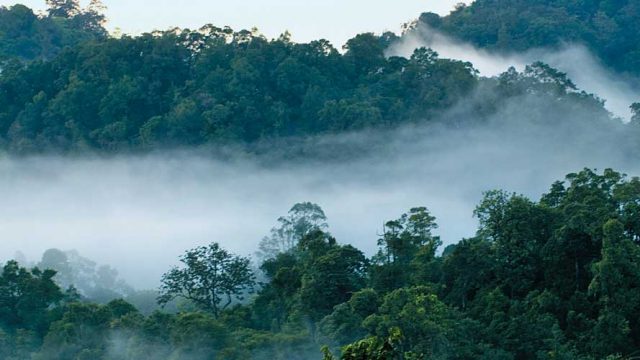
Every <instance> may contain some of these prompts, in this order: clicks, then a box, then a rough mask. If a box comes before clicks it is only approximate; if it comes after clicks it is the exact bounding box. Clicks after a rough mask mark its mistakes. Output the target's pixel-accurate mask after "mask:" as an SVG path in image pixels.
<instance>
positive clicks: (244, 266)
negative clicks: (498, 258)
mask: <svg viewBox="0 0 640 360" xmlns="http://www.w3.org/2000/svg"><path fill="white" fill-rule="evenodd" d="M180 261H181V262H182V263H183V264H184V265H185V267H184V268H182V269H180V268H177V267H176V268H173V269H171V270H170V271H169V272H167V273H166V274H164V275H163V276H162V286H161V287H160V291H161V294H160V296H159V297H158V302H159V303H160V304H167V303H168V302H170V301H172V300H174V299H175V298H184V299H187V300H189V301H191V302H193V303H194V304H195V305H196V306H197V307H198V308H200V309H201V310H203V311H207V312H209V313H211V314H212V315H213V316H214V317H218V316H219V315H220V312H221V311H222V310H224V309H226V308H227V307H229V305H231V304H232V302H233V300H234V299H238V300H242V299H243V295H244V294H245V292H247V291H249V292H251V291H253V287H254V285H255V276H254V274H253V271H252V270H251V267H250V260H249V259H247V258H243V257H240V256H235V255H232V254H230V253H228V252H227V251H226V250H224V249H222V248H220V245H218V244H217V243H212V244H210V245H209V246H202V247H198V248H195V249H192V250H189V251H187V252H185V254H184V255H183V256H182V257H181V258H180Z"/></svg>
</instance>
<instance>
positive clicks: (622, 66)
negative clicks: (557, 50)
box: [420, 0, 640, 76]
mask: <svg viewBox="0 0 640 360" xmlns="http://www.w3.org/2000/svg"><path fill="white" fill-rule="evenodd" d="M639 18H640V2H639V1H637V0H619V1H617V0H590V1H576V0H560V1H548V0H533V1H531V0H517V1H512V0H477V1H474V2H472V3H471V4H470V5H468V6H465V5H464V4H462V5H460V6H458V7H457V9H456V10H455V11H453V12H452V13H451V14H450V15H448V16H445V17H440V16H438V15H437V14H433V13H425V14H423V15H422V16H421V17H420V22H421V23H423V24H426V25H428V26H430V27H432V28H434V29H437V30H440V31H443V32H445V33H447V34H449V35H453V36H454V37H456V38H458V39H461V40H464V41H468V42H471V43H473V44H474V45H476V46H479V47H482V48H488V49H492V50H500V51H503V52H510V53H515V52H519V51H525V50H529V49H534V48H548V47H557V46H560V45H563V44H568V43H580V44H585V45H587V47H588V48H589V49H590V50H591V51H592V52H594V53H595V54H597V55H598V56H599V57H600V59H601V60H602V61H604V63H606V64H607V65H609V66H610V67H611V68H613V69H615V70H617V71H619V72H623V73H625V72H626V73H631V74H633V75H636V76H638V75H640V22H639V21H638V19H639Z"/></svg>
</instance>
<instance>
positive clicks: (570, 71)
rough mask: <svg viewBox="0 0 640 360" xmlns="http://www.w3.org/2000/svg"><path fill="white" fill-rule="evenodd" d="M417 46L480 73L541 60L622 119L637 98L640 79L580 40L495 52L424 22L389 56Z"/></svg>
mask: <svg viewBox="0 0 640 360" xmlns="http://www.w3.org/2000/svg"><path fill="white" fill-rule="evenodd" d="M420 47H430V48H432V49H433V50H435V51H437V52H438V53H439V54H440V56H441V57H443V58H448V59H456V60H462V61H469V62H471V63H472V64H473V66H474V68H475V69H477V70H478V71H479V72H480V74H481V75H483V76H496V75H499V74H500V73H502V72H504V71H505V70H506V69H508V68H509V67H511V66H513V67H515V68H516V69H518V70H522V69H524V67H525V66H526V65H529V64H532V63H534V62H536V61H542V62H544V63H546V64H548V65H550V66H551V67H553V68H556V69H558V70H560V71H562V72H564V73H566V74H567V75H568V76H569V78H570V79H571V80H572V81H573V82H574V83H575V84H576V85H577V86H578V88H580V89H582V90H584V91H586V92H588V93H591V94H594V95H596V96H598V97H599V98H601V99H602V100H605V107H606V108H607V110H609V111H610V112H611V113H612V114H614V115H615V116H617V117H620V118H622V119H624V120H629V119H630V118H631V110H630V108H629V106H630V105H631V104H633V103H634V102H637V101H639V100H640V79H636V78H632V77H630V76H628V75H623V74H617V73H615V72H613V71H611V70H609V69H608V68H607V67H606V66H605V65H603V64H602V63H601V62H600V61H599V60H598V59H597V58H596V57H595V56H594V55H593V54H591V52H590V51H589V50H588V49H587V48H586V47H585V46H583V45H580V44H563V45H562V46H560V47H559V48H557V49H533V50H530V51H527V52H524V53H511V54H505V53H496V52H491V51H487V50H484V49H478V48H476V47H474V46H473V45H470V44H468V43H464V42H461V41H457V40H455V39H452V38H450V37H448V36H446V35H444V34H441V33H439V32H438V31H435V30H433V29H431V28H429V27H427V26H425V25H418V26H417V27H416V28H415V29H413V30H411V31H409V32H407V33H406V34H405V35H404V36H403V37H402V39H401V40H400V41H399V42H397V43H396V44H395V45H393V46H392V47H391V48H390V49H389V51H388V55H389V56H403V57H409V56H411V54H412V53H413V51H414V50H415V49H417V48H420Z"/></svg>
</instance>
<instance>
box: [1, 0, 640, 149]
mask: <svg viewBox="0 0 640 360" xmlns="http://www.w3.org/2000/svg"><path fill="white" fill-rule="evenodd" d="M50 3H51V4H50V6H51V9H50V11H49V13H48V15H47V16H44V17H38V16H36V15H34V13H33V12H32V11H31V10H30V9H28V8H26V7H24V6H21V5H15V6H13V7H11V8H0V60H1V61H2V65H1V66H2V76H1V77H0V148H1V149H2V150H3V151H4V152H7V153H11V154H34V153H43V152H49V153H50V152H57V153H87V152H94V153H107V154H109V153H110V154H113V153H122V152H141V151H142V152H144V151H150V150H158V149H168V148H169V149H175V148H191V149H193V148H203V147H215V146H220V145H225V144H242V145H243V146H246V147H247V148H249V149H250V151H252V150H251V149H252V148H253V147H255V146H256V144H259V143H261V142H268V141H272V140H273V139H284V138H293V137H305V136H312V135H323V134H336V133H345V132H349V131H356V130H362V129H372V128H377V129H385V128H392V127H397V126H399V125H401V124H408V123H409V124H416V123H419V124H424V123H442V124H445V125H449V126H458V125H459V123H460V122H461V121H463V120H460V119H455V118H454V119H451V118H450V117H446V116H444V115H445V114H448V113H450V110H451V109H452V108H454V106H456V105H458V104H460V103H463V104H465V105H466V106H468V107H469V108H470V109H469V110H468V112H471V113H473V115H474V118H473V120H472V121H473V122H474V123H481V122H482V121H483V118H486V117H489V116H491V115H492V114H494V113H495V111H496V109H497V108H499V107H500V105H501V104H503V103H505V102H507V101H509V99H512V98H516V97H518V96H522V95H524V94H531V93H534V94H536V95H539V96H548V97H550V98H556V97H558V96H560V97H562V98H563V100H565V101H564V102H565V103H571V104H572V105H569V106H570V107H574V108H575V107H576V105H575V103H580V104H581V105H580V107H582V108H584V109H588V111H589V112H591V113H593V115H592V117H594V118H596V119H597V120H596V121H598V122H600V123H602V124H605V126H608V127H610V128H612V130H611V131H614V130H615V129H614V128H616V127H618V128H619V127H620V126H622V124H612V122H611V121H610V120H611V119H610V118H611V117H612V116H611V115H610V114H608V113H607V111H606V110H605V109H604V108H603V106H602V105H603V104H602V100H601V99H599V98H597V97H595V96H593V95H591V94H587V93H585V92H583V91H580V90H579V89H578V88H577V87H576V86H575V85H574V84H573V83H572V82H571V80H570V79H568V78H567V77H566V75H564V74H563V73H561V72H559V71H557V70H555V69H553V68H550V67H549V66H547V65H545V64H543V63H535V64H531V66H530V67H528V68H527V69H526V70H521V71H520V72H518V71H516V70H515V69H511V70H509V71H506V72H505V73H504V74H503V75H502V76H498V77H495V78H486V77H482V76H479V74H478V72H477V71H476V70H475V69H474V68H473V65H472V64H470V63H467V62H462V61H455V60H449V59H443V58H440V57H439V56H438V54H437V53H436V52H434V51H432V50H430V49H427V48H420V49H417V50H416V51H415V52H414V54H413V55H412V56H411V57H410V58H402V57H386V56H385V51H386V49H387V48H388V47H389V46H390V45H391V44H393V43H394V41H398V39H400V37H399V36H398V35H396V34H394V33H390V32H388V33H384V34H381V35H375V34H372V33H364V34H359V35H357V36H355V37H354V38H352V39H351V40H349V41H348V42H347V43H346V44H345V46H344V49H336V48H335V47H334V46H333V45H332V44H331V43H329V42H328V41H326V40H318V41H313V42H310V43H304V44H299V43H293V42H291V41H290V39H289V35H288V34H286V33H285V34H283V35H282V36H280V37H279V38H277V39H272V40H268V39H266V38H265V37H264V36H262V35H261V34H260V33H259V32H257V31H256V30H252V31H249V30H241V31H235V30H233V29H231V28H228V27H224V28H219V27H216V26H213V25H206V26H204V27H202V28H201V29H198V30H189V29H178V28H176V29H172V30H168V31H156V32H153V33H145V34H142V35H140V36H127V35H123V36H121V37H119V38H115V37H112V36H107V35H106V30H105V29H104V28H103V22H104V17H103V16H101V15H100V14H101V13H100V6H99V2H96V1H94V2H92V6H90V7H89V8H87V9H82V8H80V6H79V5H78V3H77V2H76V1H67V0H64V1H62V0H60V1H51V2H50ZM601 3H602V5H601V6H603V7H604V6H605V4H606V3H607V2H606V1H603V2H601ZM483 4H485V2H483V1H479V2H476V3H474V4H473V5H471V6H470V7H469V8H467V7H461V8H459V9H458V10H457V11H455V12H453V13H452V14H451V15H450V16H449V17H447V18H445V19H443V20H442V21H444V22H443V24H448V22H451V23H455V22H456V21H459V20H455V19H457V18H458V17H460V16H462V15H460V14H463V13H465V14H466V12H472V13H480V10H479V9H482V6H483ZM525 5H527V6H528V4H525V3H522V6H525ZM549 7H551V5H549ZM476 8H478V10H475V9H476ZM500 8H501V9H502V8H504V9H510V10H513V11H518V8H517V7H516V6H515V5H514V6H504V7H500ZM570 10H571V8H567V9H566V11H570ZM594 11H595V10H594ZM549 16H550V17H553V18H554V19H555V18H556V17H555V16H552V15H549ZM482 18H483V19H488V18H490V17H488V16H484V15H482ZM421 19H423V20H424V19H427V20H428V19H432V20H433V18H432V17H430V16H428V15H423V16H422V17H421ZM465 19H466V18H465ZM474 19H475V20H474ZM427 20H425V21H427ZM445 20H446V21H445ZM433 21H435V20H433ZM476 21H479V20H477V19H476V18H472V19H470V20H468V21H467V20H465V24H468V26H472V24H475V22H476ZM495 24H496V23H492V25H495ZM634 24H635V23H634ZM442 26H443V27H444V28H445V29H446V28H447V27H446V26H445V25H442ZM452 26H453V25H452ZM505 26H506V25H505ZM477 27H480V26H479V25H478V26H477ZM475 28H476V27H475V25H474V29H475ZM508 28H509V29H511V28H512V27H508ZM516 28H517V27H516ZM527 28H529V29H530V28H531V27H527ZM457 29H459V31H463V30H464V28H463V27H459V28H458V27H457ZM568 29H569V28H568V27H566V26H563V30H565V31H568ZM585 31H586V30H585ZM474 33H477V34H485V33H486V34H490V33H491V31H490V29H484V28H481V29H479V30H477V31H476V30H474ZM555 33H556V32H554V34H555ZM585 33H586V32H585ZM628 33H630V34H635V33H639V32H635V31H632V30H628ZM557 34H559V35H558V36H560V35H561V34H564V33H563V32H561V31H558V32H557ZM487 36H489V35H487ZM514 36H515V35H514ZM523 36H525V35H523ZM528 38H529V36H528V35H527V39H528ZM624 38H625V39H629V40H630V41H631V42H632V43H636V42H633V41H632V40H631V38H629V37H626V36H625V37H624ZM561 39H563V40H566V41H570V40H572V39H573V38H572V37H571V36H569V35H567V36H566V37H562V38H561ZM471 40H473V39H471ZM559 41H561V40H559V39H557V38H554V39H546V40H545V41H544V42H543V43H540V44H537V45H541V46H542V45H549V46H551V45H553V44H555V43H557V42H559ZM607 43H608V44H612V42H610V41H607ZM532 44H533V43H532ZM481 45H490V44H485V43H484V42H481ZM505 46H506V45H505ZM510 48H513V49H514V50H517V49H520V47H519V46H518V45H517V44H513V45H510ZM630 54H634V53H633V52H630ZM629 56H631V55H629ZM635 58H636V59H640V55H636V57H635ZM605 59H606V58H605ZM638 61H640V60H638ZM631 68H635V67H631ZM505 70H507V69H505ZM475 93H482V94H483V98H482V99H480V101H476V102H473V101H468V100H467V99H471V98H473V96H472V95H473V94H475ZM552 103H553V104H552V105H551V106H559V105H558V104H557V101H553V102H552ZM629 105H631V104H629Z"/></svg>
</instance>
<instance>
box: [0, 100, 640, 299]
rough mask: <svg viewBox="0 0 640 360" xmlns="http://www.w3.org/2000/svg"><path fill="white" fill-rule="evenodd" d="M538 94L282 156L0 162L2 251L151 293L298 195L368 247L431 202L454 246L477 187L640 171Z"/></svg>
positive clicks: (467, 222)
mask: <svg viewBox="0 0 640 360" xmlns="http://www.w3.org/2000/svg"><path fill="white" fill-rule="evenodd" d="M536 101H538V100H536V99H530V98H519V99H514V100H513V101H510V102H508V103H507V104H506V105H505V106H504V107H503V108H502V109H501V110H499V111H498V113H497V114H496V115H495V116H494V117H493V118H492V119H491V120H489V122H488V123H487V122H483V123H481V124H480V123H478V124H475V125H468V126H462V127H460V128H456V127H454V126H438V125H422V126H419V125H413V126H405V127H403V128H400V129H397V130H393V131H369V132H360V133H352V134H346V135H340V136H332V137H321V138H315V139H309V140H306V141H303V142H302V143H304V144H305V145H292V146H294V147H295V146H298V147H301V148H304V151H298V152H299V153H311V154H313V153H323V154H324V155H323V156H316V157H314V156H298V157H296V158H294V159H288V160H287V159H281V158H273V157H269V155H260V156H258V155H255V156H249V155H244V156H240V155H236V156H226V157H220V156H215V155H211V153H206V152H161V153H156V154H150V155H140V156H124V155H123V156H116V157H109V158H101V157H84V158H78V157H75V158H74V157H53V156H51V157H48V156H42V157H31V158H26V159H25V158H12V157H5V158H2V159H0V198H1V199H2V206H1V207H0V240H2V241H3V244H4V245H3V247H2V249H1V250H0V259H8V258H10V257H12V256H13V254H14V253H15V252H16V251H22V252H24V253H25V254H26V255H27V257H28V258H30V259H31V260H37V259H38V258H39V256H40V255H41V254H42V252H43V251H44V250H46V249H48V248H52V247H55V248H60V249H63V250H67V249H77V250H78V251H79V252H80V254H82V255H83V256H86V257H89V258H91V259H94V260H95V261H97V262H99V263H105V264H111V265H113V266H114V267H116V268H117V269H118V270H119V271H120V274H121V276H122V277H123V278H125V279H126V280H127V281H128V282H130V283H131V284H132V285H133V286H135V287H137V288H150V287H155V286H156V285H157V284H158V282H159V279H160V276H161V274H162V273H163V272H165V271H166V270H168V269H169V267H170V266H172V265H174V264H176V262H177V258H178V256H179V255H181V254H182V253H183V251H184V250H185V249H188V248H191V247H194V246H198V245H203V244H207V243H209V242H211V241H216V242H219V243H221V244H222V245H223V246H224V247H225V248H227V249H229V250H231V251H233V252H235V253H238V254H242V255H251V254H253V253H254V252H255V251H256V250H257V245H258V242H259V241H260V239H261V238H262V237H263V236H264V235H266V234H268V232H269V229H270V228H271V227H272V226H274V225H275V224H276V219H277V218H278V217H279V216H281V215H284V214H286V212H287V211H288V209H289V208H290V207H291V206H292V205H293V204H294V203H296V202H301V201H312V202H316V203H318V204H320V205H321V206H322V207H323V208H324V210H325V212H326V214H327V216H328V218H329V224H330V231H331V232H332V233H333V234H334V235H335V236H336V237H337V239H338V241H340V242H342V243H351V244H354V245H355V246H357V247H359V248H361V249H363V250H365V251H366V252H367V253H368V254H372V253H373V252H374V251H375V250H376V240H377V238H378V234H379V232H380V231H381V230H382V224H383V222H384V221H385V220H390V219H395V218H397V217H398V216H399V215H400V214H402V213H403V212H406V211H407V210H408V209H409V208H411V207H414V206H422V205H425V206H427V207H429V209H430V210H431V211H432V213H433V214H434V215H435V216H436V217H437V219H438V223H439V224H440V229H439V230H438V233H439V234H440V235H441V236H442V238H443V241H444V242H445V244H451V243H455V242H457V241H459V240H460V239H462V238H463V237H469V236H473V235H474V233H475V230H476V221H475V219H473V217H472V212H473V209H474V207H475V206H476V204H477V203H478V202H479V201H480V199H481V198H482V192H483V191H485V190H491V189H505V190H508V191H513V192H518V193H523V194H525V195H528V196H531V197H533V198H537V197H538V196H539V195H540V194H542V193H543V192H545V191H546V190H547V189H548V187H549V186H550V185H551V183H552V182H553V181H555V180H560V179H562V178H563V177H564V175H565V174H567V173H569V172H573V171H579V170H581V169H582V168H584V167H591V168H598V169H603V168H606V167H612V168H615V169H617V170H620V171H624V172H627V173H629V174H630V175H634V174H640V166H638V164H639V163H638V162H637V161H636V160H635V158H633V159H630V158H629V156H628V153H627V152H626V150H624V147H623V146H621V145H620V139H618V138H617V137H619V136H622V135H621V134H618V133H606V132H603V131H601V130H599V129H598V128H597V127H592V126H590V125H582V126H578V125H576V124H586V123H585V119H583V115H582V114H575V115H571V114H552V113H549V114H546V113H545V107H544V105H543V104H542V105H541V104H539V103H536ZM534 109H535V110H534ZM457 116H460V115H459V114H458V115H457ZM465 116H469V117H472V116H473V114H467V115H465ZM541 118H544V120H545V122H544V123H539V122H537V121H536V119H541ZM578 118H579V119H578ZM470 123H471V124H473V121H471V122H470ZM549 124H555V125H553V126H550V125H549ZM347 150H348V151H350V152H351V153H352V154H353V156H352V155H349V156H344V152H345V151H347ZM331 154H337V155H336V156H335V158H337V159H336V160H329V159H330V158H331V156H330V155H331Z"/></svg>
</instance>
